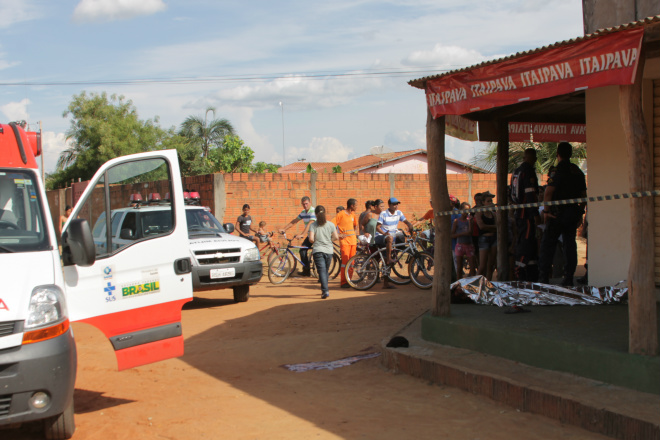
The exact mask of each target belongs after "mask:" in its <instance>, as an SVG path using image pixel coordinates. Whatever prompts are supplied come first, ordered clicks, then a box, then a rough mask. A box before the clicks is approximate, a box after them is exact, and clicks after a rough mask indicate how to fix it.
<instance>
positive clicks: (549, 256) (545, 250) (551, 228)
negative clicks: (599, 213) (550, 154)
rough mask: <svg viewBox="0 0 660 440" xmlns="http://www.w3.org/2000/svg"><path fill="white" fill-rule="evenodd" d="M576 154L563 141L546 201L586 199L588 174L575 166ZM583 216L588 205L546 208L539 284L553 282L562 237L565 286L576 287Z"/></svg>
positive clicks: (559, 148)
mask: <svg viewBox="0 0 660 440" xmlns="http://www.w3.org/2000/svg"><path fill="white" fill-rule="evenodd" d="M572 155H573V147H571V144H569V143H568V142H560V143H559V145H558V146H557V161H558V164H557V169H556V170H555V172H554V173H552V174H551V175H550V177H549V178H548V186H547V188H546V189H545V194H544V196H543V201H544V202H550V201H554V200H565V199H575V198H579V197H586V195H587V184H586V180H585V178H584V173H583V172H582V170H581V169H580V168H579V167H578V166H577V165H575V164H573V163H571V156H572ZM583 214H584V204H576V203H572V204H568V205H560V206H545V208H544V210H543V216H544V217H545V223H546V227H545V232H544V233H543V239H542V240H541V253H540V258H539V282H541V283H546V284H547V283H548V281H549V275H550V270H551V266H552V260H553V258H554V254H555V248H556V246H557V240H558V239H559V236H560V235H561V237H562V242H563V248H564V278H563V279H562V281H561V285H562V286H572V285H573V275H574V274H575V269H576V267H577V243H576V242H575V235H576V233H577V228H578V225H579V224H580V221H581V220H582V215H583Z"/></svg>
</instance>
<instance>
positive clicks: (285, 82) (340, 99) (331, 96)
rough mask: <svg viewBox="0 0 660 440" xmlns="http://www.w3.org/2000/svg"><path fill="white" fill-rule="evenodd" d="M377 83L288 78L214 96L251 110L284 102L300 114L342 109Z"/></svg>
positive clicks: (376, 81)
mask: <svg viewBox="0 0 660 440" xmlns="http://www.w3.org/2000/svg"><path fill="white" fill-rule="evenodd" d="M380 84H381V81H380V80H379V79H369V80H364V79H362V80H360V81H355V80H352V79H335V80H333V81H327V80H320V79H319V80H314V79H309V78H303V77H301V76H299V75H298V76H296V75H290V76H287V77H285V78H278V79H276V80H273V81H270V82H267V83H265V84H258V85H245V86H238V87H234V88H231V89H225V90H221V91H219V92H217V94H216V97H217V98H218V99H219V100H220V101H221V102H229V103H235V104H240V105H242V106H250V107H253V108H267V107H272V106H276V105H278V102H284V103H285V105H286V106H287V108H293V109H295V110H303V109H309V108H330V107H336V106H339V105H344V104H346V103H348V102H350V101H351V100H352V99H353V98H355V97H356V96H359V95H361V94H364V93H366V92H367V91H369V90H372V89H374V88H377V87H379V85H380Z"/></svg>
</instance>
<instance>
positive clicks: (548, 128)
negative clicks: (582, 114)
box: [509, 122, 587, 142]
mask: <svg viewBox="0 0 660 440" xmlns="http://www.w3.org/2000/svg"><path fill="white" fill-rule="evenodd" d="M532 136H533V140H534V142H563V141H566V142H587V125H586V124H546V123H536V122H509V142H529V141H530V140H531V139H532Z"/></svg>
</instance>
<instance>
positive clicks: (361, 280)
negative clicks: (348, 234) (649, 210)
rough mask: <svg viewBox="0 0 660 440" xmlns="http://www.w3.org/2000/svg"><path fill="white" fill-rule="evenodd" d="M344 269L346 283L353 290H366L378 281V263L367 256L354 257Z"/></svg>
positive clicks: (358, 255)
mask: <svg viewBox="0 0 660 440" xmlns="http://www.w3.org/2000/svg"><path fill="white" fill-rule="evenodd" d="M344 269H345V275H346V281H347V282H348V284H349V285H350V286H351V287H352V288H354V289H357V290H368V289H371V288H372V287H373V285H374V284H376V281H378V263H377V262H376V260H375V259H373V258H371V259H370V258H369V255H363V254H357V255H354V256H353V257H351V259H350V260H348V263H346V267H345V268H344Z"/></svg>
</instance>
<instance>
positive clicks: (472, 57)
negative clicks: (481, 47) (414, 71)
mask: <svg viewBox="0 0 660 440" xmlns="http://www.w3.org/2000/svg"><path fill="white" fill-rule="evenodd" d="M502 56H503V55H489V56H485V55H482V54H481V53H479V52H478V51H476V50H473V49H466V48H463V47H459V46H443V45H442V44H440V43H437V44H436V45H435V46H434V47H433V49H431V50H417V51H414V52H412V53H411V54H410V55H408V56H407V57H406V58H405V59H403V60H402V61H401V63H402V64H403V65H405V66H447V67H448V68H449V70H454V69H456V68H460V67H461V66H463V67H467V66H471V65H474V64H479V63H481V62H483V61H486V60H489V59H495V58H500V57H502Z"/></svg>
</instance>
